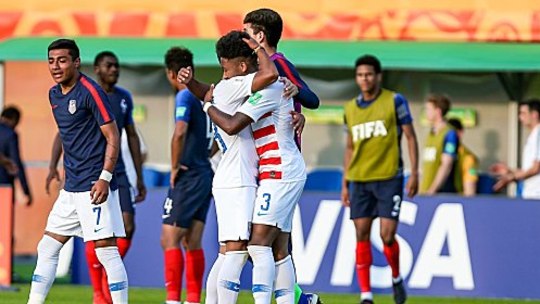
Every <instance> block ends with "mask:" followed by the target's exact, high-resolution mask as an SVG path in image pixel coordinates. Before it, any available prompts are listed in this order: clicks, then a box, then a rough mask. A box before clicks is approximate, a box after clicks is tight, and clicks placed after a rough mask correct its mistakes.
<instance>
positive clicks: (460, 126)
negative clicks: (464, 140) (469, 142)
mask: <svg viewBox="0 0 540 304" xmlns="http://www.w3.org/2000/svg"><path fill="white" fill-rule="evenodd" d="M448 124H449V125H451V126H452V127H453V128H454V129H456V130H458V131H462V130H463V124H462V123H461V120H459V119H457V118H450V119H449V120H448Z"/></svg>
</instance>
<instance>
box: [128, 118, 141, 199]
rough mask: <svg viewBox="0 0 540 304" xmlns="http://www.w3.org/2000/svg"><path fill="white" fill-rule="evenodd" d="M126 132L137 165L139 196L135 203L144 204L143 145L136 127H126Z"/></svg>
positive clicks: (136, 197)
mask: <svg viewBox="0 0 540 304" xmlns="http://www.w3.org/2000/svg"><path fill="white" fill-rule="evenodd" d="M124 129H125V130H126V135H127V140H128V146H129V152H131V157H132V158H133V164H134V165H135V172H136V173H137V196H135V202H136V203H138V202H142V201H144V199H145V198H146V186H145V185H144V181H143V176H142V163H143V157H142V155H141V144H140V139H139V134H137V131H136V130H135V125H126V126H125V127H124Z"/></svg>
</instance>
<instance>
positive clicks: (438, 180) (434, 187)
mask: <svg viewBox="0 0 540 304" xmlns="http://www.w3.org/2000/svg"><path fill="white" fill-rule="evenodd" d="M453 165H454V158H453V157H452V156H451V155H449V154H446V153H444V154H443V155H442V157H441V165H440V166H439V169H438V170H437V174H436V175H435V179H433V183H431V186H430V187H429V189H428V191H427V194H428V195H433V194H435V193H437V191H438V190H439V189H440V188H441V186H442V184H443V183H444V181H445V180H446V179H447V178H448V176H449V175H450V172H451V171H452V166H453Z"/></svg>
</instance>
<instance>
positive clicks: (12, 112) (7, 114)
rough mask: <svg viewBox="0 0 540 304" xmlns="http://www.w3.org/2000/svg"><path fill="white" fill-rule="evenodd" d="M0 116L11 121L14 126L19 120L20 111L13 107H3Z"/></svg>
mask: <svg viewBox="0 0 540 304" xmlns="http://www.w3.org/2000/svg"><path fill="white" fill-rule="evenodd" d="M0 116H1V117H3V118H7V119H10V120H13V121H14V122H15V124H17V123H18V122H19V120H20V119H21V111H19V109H18V108H17V107H15V106H9V107H5V108H4V110H2V114H1V115H0Z"/></svg>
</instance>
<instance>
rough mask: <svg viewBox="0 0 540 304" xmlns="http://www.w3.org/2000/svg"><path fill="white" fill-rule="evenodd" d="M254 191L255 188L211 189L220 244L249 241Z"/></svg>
mask: <svg viewBox="0 0 540 304" xmlns="http://www.w3.org/2000/svg"><path fill="white" fill-rule="evenodd" d="M256 189H257V188H255V187H241V188H226V189H225V188H219V189H216V188H214V189H212V193H213V195H214V201H215V203H216V214H217V222H218V240H219V241H220V242H226V241H240V240H242V241H247V240H249V236H250V232H251V217H252V215H253V203H255V195H256Z"/></svg>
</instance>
